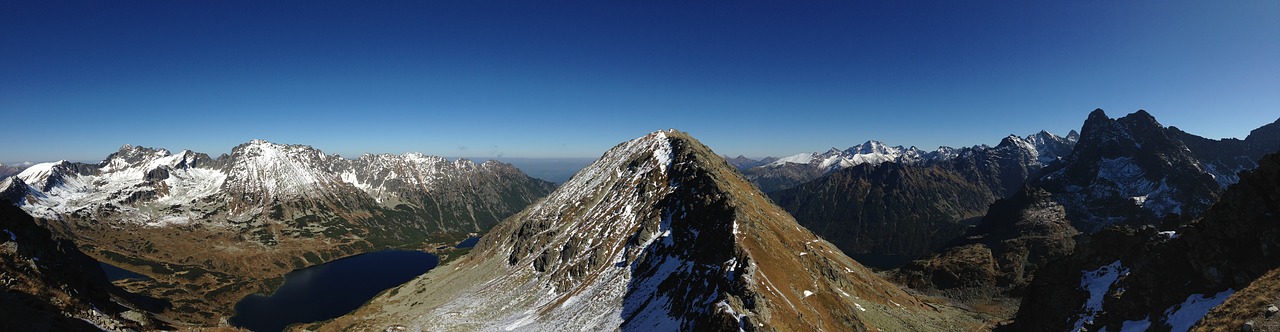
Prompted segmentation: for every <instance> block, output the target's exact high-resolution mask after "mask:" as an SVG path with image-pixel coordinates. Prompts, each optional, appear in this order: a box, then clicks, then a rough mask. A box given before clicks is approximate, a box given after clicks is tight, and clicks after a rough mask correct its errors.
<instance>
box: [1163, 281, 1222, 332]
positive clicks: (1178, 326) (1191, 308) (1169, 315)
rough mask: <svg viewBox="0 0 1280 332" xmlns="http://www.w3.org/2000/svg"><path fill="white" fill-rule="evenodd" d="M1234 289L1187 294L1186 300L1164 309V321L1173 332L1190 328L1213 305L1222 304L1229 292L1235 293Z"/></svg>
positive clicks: (1183, 331)
mask: <svg viewBox="0 0 1280 332" xmlns="http://www.w3.org/2000/svg"><path fill="white" fill-rule="evenodd" d="M1235 293H1236V291H1235V290H1234V289H1227V290H1225V291H1222V292H1219V293H1218V294H1216V295H1213V296H1208V295H1206V294H1191V296H1187V300H1186V301H1184V302H1182V303H1180V304H1176V305H1174V306H1173V307H1170V308H1169V309H1168V310H1165V311H1164V315H1165V318H1164V321H1165V323H1168V324H1169V326H1172V327H1173V328H1172V329H1170V331H1173V332H1185V331H1187V330H1190V329H1191V326H1192V325H1195V324H1196V322H1199V321H1200V319H1201V318H1204V315H1205V314H1208V313H1209V310H1211V309H1213V307H1216V306H1218V305H1219V304H1222V302H1224V301H1226V300H1227V298H1228V297H1231V294H1235Z"/></svg>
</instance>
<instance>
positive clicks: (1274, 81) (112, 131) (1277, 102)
mask: <svg viewBox="0 0 1280 332" xmlns="http://www.w3.org/2000/svg"><path fill="white" fill-rule="evenodd" d="M796 3H797V2H793V1H786V2H782V1H779V2H776V3H762V2H736V1H735V2H730V1H693V2H689V1H678V2H666V1H642V2H641V1H637V2H621V1H580V2H578V1H575V2H543V1H512V2H488V1H448V2H441V1H403V2H399V1H391V2H381V1H378V2H372V3H369V2H364V1H342V2H337V1H332V2H331V1H245V2H239V1H158V2H143V1H129V2H121V1H88V2H79V1H3V2H0V112H2V114H3V117H0V121H2V122H0V123H3V126H0V127H2V129H0V140H3V142H4V144H2V146H0V162H15V161H49V160H57V159H68V160H89V161H96V160H100V159H102V158H103V157H105V156H106V155H107V154H109V153H111V152H113V151H115V150H116V149H117V148H118V147H119V146H120V145H122V144H125V143H129V144H134V145H143V146H152V147H163V148H168V149H170V150H173V151H177V150H181V149H191V150H195V151H200V152H205V153H209V154H211V155H214V156H216V155H218V154H221V153H226V152H229V151H230V149H231V147H233V146H235V145H237V144H240V143H243V142H247V141H249V140H250V139H254V138H261V139H267V140H271V141H275V142H280V143H300V144H308V145H312V146H315V147H317V148H319V149H322V150H324V151H326V152H329V153H340V154H342V155H344V156H349V157H350V156H355V155H358V154H360V153H362V152H375V153H383V152H390V153H402V152H410V151H417V152H423V153H428V154H434V155H444V156H475V157H490V156H498V155H503V156H506V157H596V156H599V155H600V154H601V153H603V152H604V151H605V150H607V149H608V148H610V147H612V146H613V145H615V144H617V143H619V142H622V141H624V140H627V139H630V138H634V137H638V136H640V135H643V134H645V133H647V132H651V131H654V130H657V129H661V128H677V129H680V130H684V131H688V132H690V133H691V134H693V135H694V136H695V137H697V138H699V139H700V140H701V141H703V142H704V143H706V144H707V145H709V146H711V147H712V148H713V149H714V150H716V152H718V153H721V154H729V155H738V154H745V155H748V156H766V155H768V156H781V155H790V154H794V153H799V152H805V151H819V150H826V148H827V147H832V146H834V147H841V148H843V147H848V146H851V145H854V144H858V143H861V142H863V141H866V140H868V139H877V140H882V141H885V142H887V143H889V144H893V145H905V146H912V145H915V146H919V147H921V148H926V149H932V148H935V147H937V146H939V145H950V146H967V145H974V144H984V143H985V144H996V143H998V142H999V140H1000V138H1001V137H1003V136H1005V135H1008V134H1010V133H1015V134H1019V135H1025V134H1030V133H1033V132H1035V131H1038V130H1040V129H1047V130H1049V131H1052V132H1056V133H1060V134H1065V132H1067V131H1068V130H1071V129H1078V128H1079V127H1080V125H1081V123H1082V122H1083V121H1084V119H1085V117H1086V116H1087V114H1088V112H1089V111H1092V110H1093V109H1094V108H1103V109H1105V110H1107V111H1108V114H1109V115H1111V116H1112V117H1118V116H1122V115H1124V114H1127V113H1130V112H1133V111H1136V110H1137V109H1140V108H1142V109H1146V110H1148V111H1149V112H1151V113H1152V114H1153V115H1155V116H1156V118H1157V119H1159V120H1160V121H1161V122H1162V123H1163V124H1165V125H1171V126H1177V127H1180V128H1182V129H1184V130H1187V131H1189V132H1191V133H1195V134H1199V135H1202V136H1206V137H1211V138H1219V137H1241V138H1243V137H1244V136H1245V135H1247V134H1248V132H1249V130H1251V129H1253V128H1256V127H1258V126H1261V125H1263V124H1266V123H1270V122H1272V121H1275V120H1276V119H1277V118H1278V117H1280V60H1277V59H1280V24H1277V21H1276V17H1280V1H1262V0H1242V1H1089V0H1084V1H954V2H940V1H874V2H871V1H802V2H799V3H802V4H796Z"/></svg>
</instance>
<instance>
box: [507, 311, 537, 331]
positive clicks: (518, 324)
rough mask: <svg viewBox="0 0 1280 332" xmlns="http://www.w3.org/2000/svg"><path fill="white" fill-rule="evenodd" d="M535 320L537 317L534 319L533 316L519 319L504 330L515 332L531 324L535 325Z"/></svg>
mask: <svg viewBox="0 0 1280 332" xmlns="http://www.w3.org/2000/svg"><path fill="white" fill-rule="evenodd" d="M535 318H536V317H534V316H533V314H529V315H525V316H524V317H520V319H517V320H516V321H515V322H513V323H511V324H508V325H507V326H503V327H502V330H504V331H515V329H518V328H521V327H524V326H525V325H529V324H530V323H533V321H534V319H535Z"/></svg>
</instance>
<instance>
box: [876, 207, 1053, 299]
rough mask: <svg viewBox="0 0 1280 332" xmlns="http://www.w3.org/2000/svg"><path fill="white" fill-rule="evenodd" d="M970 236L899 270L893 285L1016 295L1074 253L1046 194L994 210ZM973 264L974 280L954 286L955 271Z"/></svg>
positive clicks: (955, 283) (992, 208)
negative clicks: (1048, 266)
mask: <svg viewBox="0 0 1280 332" xmlns="http://www.w3.org/2000/svg"><path fill="white" fill-rule="evenodd" d="M970 234H971V235H970V236H969V237H967V238H965V239H963V240H960V241H959V243H956V244H953V246H952V247H951V248H949V249H946V250H943V251H942V252H941V253H939V254H937V255H933V256H931V257H928V258H925V259H921V260H917V261H914V262H912V263H911V264H908V265H906V266H904V267H902V268H900V269H898V270H897V271H895V279H897V280H899V281H901V282H903V283H906V284H907V285H910V286H912V287H913V288H919V289H951V288H972V287H978V288H998V289H1007V290H1011V291H1012V293H1013V294H1015V295H1016V294H1017V293H1019V290H1020V289H1021V288H1022V287H1023V286H1024V285H1026V284H1027V283H1028V282H1030V280H1031V279H1032V278H1033V277H1034V276H1035V273H1036V271H1037V270H1038V269H1039V268H1040V267H1042V266H1044V265H1045V264H1047V263H1048V262H1051V261H1053V260H1055V259H1058V258H1061V257H1065V256H1068V255H1070V254H1071V253H1072V251H1073V250H1074V249H1075V245H1076V243H1075V240H1074V239H1073V236H1075V235H1076V234H1077V232H1076V231H1075V229H1074V228H1072V227H1071V224H1070V222H1068V221H1067V219H1066V213H1065V211H1064V210H1063V208H1062V206H1061V205H1059V204H1057V203H1056V202H1055V201H1053V199H1052V198H1051V195H1050V194H1049V193H1048V192H1045V191H1043V190H1036V189H1033V188H1027V189H1024V190H1023V191H1021V192H1019V193H1018V194H1017V195H1015V196H1013V197H1009V198H1006V199H1003V200H1000V201H998V202H996V203H995V204H993V205H992V206H991V208H990V210H989V211H988V213H987V215H986V216H985V217H983V220H982V223H981V224H979V225H978V226H977V227H975V228H974V229H973V230H971V231H970ZM988 256H989V258H987V257H988ZM985 260H990V263H986V262H985ZM975 262H976V263H979V265H977V267H975V269H978V270H975V271H974V272H967V273H965V274H969V275H975V276H978V278H974V279H969V280H962V281H956V280H955V278H956V276H958V275H960V274H958V273H957V272H956V270H957V268H956V267H959V266H967V265H970V264H973V263H975ZM988 269H989V270H988ZM987 275H990V276H987Z"/></svg>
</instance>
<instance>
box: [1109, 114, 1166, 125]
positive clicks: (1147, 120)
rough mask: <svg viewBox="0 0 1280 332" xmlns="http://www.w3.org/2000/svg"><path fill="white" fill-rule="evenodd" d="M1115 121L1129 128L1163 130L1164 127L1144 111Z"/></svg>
mask: <svg viewBox="0 0 1280 332" xmlns="http://www.w3.org/2000/svg"><path fill="white" fill-rule="evenodd" d="M1116 121H1119V122H1122V123H1125V124H1126V125H1129V126H1130V127H1133V126H1139V127H1142V128H1164V125H1161V124H1160V122H1159V121H1156V117H1154V116H1151V113H1147V111H1146V110H1138V111H1137V112H1133V113H1130V114H1129V115H1125V116H1124V117H1122V118H1119V119H1116Z"/></svg>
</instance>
